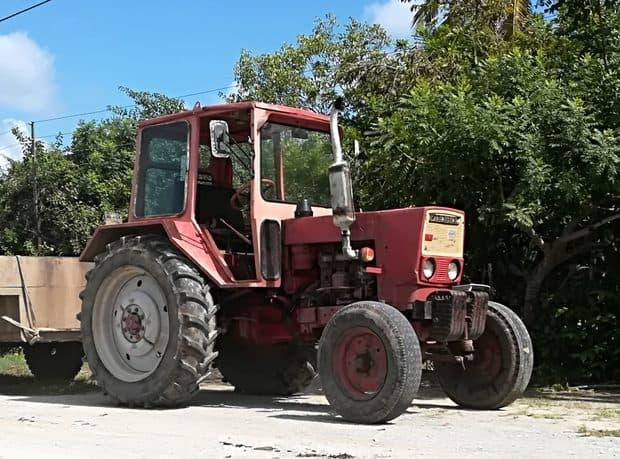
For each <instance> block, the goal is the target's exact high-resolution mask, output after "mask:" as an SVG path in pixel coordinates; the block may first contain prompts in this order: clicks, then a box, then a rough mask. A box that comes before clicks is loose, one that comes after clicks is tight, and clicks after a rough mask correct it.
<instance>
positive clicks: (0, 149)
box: [0, 132, 73, 156]
mask: <svg viewBox="0 0 620 459" xmlns="http://www.w3.org/2000/svg"><path fill="white" fill-rule="evenodd" d="M71 134H73V132H57V133H56V134H49V135H42V136H37V137H36V139H35V140H39V139H49V138H51V137H57V136H59V135H71ZM15 147H21V144H20V143H19V142H18V141H17V140H16V141H15V143H14V144H12V145H5V146H4V147H0V151H2V150H6V149H7V148H15ZM0 155H2V156H4V155H3V154H2V153H0Z"/></svg>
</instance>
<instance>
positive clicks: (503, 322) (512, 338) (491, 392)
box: [434, 302, 534, 410]
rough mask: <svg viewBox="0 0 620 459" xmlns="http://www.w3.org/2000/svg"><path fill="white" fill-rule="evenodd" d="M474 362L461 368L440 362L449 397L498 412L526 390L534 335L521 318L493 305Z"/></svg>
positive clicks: (477, 342)
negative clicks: (531, 337) (530, 333)
mask: <svg viewBox="0 0 620 459" xmlns="http://www.w3.org/2000/svg"><path fill="white" fill-rule="evenodd" d="M474 349H475V351H474V352H475V353H474V359H473V360H472V361H471V362H465V369H463V367H462V366H461V365H458V364H453V363H445V362H436V363H435V364H434V367H435V371H436V372H437V376H438V379H439V383H440V385H441V387H442V388H443V390H444V391H445V393H446V395H447V396H448V397H450V399H452V400H453V401H454V402H455V403H457V404H458V405H461V406H463V407H466V408H473V409H479V410H494V409H498V408H501V407H503V406H506V405H509V404H511V403H512V402H514V401H515V400H516V399H517V398H518V397H520V396H521V395H522V394H523V392H524V391H525V389H526V387H527V385H528V383H529V382H530V377H531V376H532V368H533V366H534V353H533V351H532V341H531V339H530V335H529V333H528V332H527V329H526V328H525V325H523V322H522V321H521V319H519V316H517V315H516V314H515V313H514V312H513V311H511V310H510V309H508V308H507V307H506V306H504V305H502V304H499V303H494V302H489V309H488V312H487V318H486V327H485V330H484V333H483V334H482V335H481V336H480V338H478V339H477V340H475V341H474Z"/></svg>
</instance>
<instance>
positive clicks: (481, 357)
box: [467, 328, 502, 383]
mask: <svg viewBox="0 0 620 459" xmlns="http://www.w3.org/2000/svg"><path fill="white" fill-rule="evenodd" d="M474 349H475V354H474V359H473V361H471V362H470V363H469V364H468V365H467V371H468V372H469V373H472V376H475V377H476V379H477V380H478V382H480V383H488V382H492V381H495V379H496V378H497V377H498V375H499V374H500V372H501V371H502V348H501V345H500V342H499V340H498V338H497V336H495V334H494V333H492V332H491V331H490V330H489V329H488V328H487V330H485V332H484V333H483V334H482V335H481V336H480V338H478V339H477V340H476V341H475V342H474Z"/></svg>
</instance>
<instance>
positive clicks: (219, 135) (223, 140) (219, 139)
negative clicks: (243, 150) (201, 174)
mask: <svg viewBox="0 0 620 459" xmlns="http://www.w3.org/2000/svg"><path fill="white" fill-rule="evenodd" d="M209 132H210V134H211V154H212V155H213V157H214V158H228V157H230V136H229V134H228V123H227V122H226V121H224V120H211V121H209Z"/></svg>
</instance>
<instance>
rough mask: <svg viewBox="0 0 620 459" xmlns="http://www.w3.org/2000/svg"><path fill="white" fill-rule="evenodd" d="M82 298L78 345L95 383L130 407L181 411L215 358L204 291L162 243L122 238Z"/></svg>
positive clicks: (99, 262)
mask: <svg viewBox="0 0 620 459" xmlns="http://www.w3.org/2000/svg"><path fill="white" fill-rule="evenodd" d="M86 278H87V282H86V288H85V290H84V291H83V292H82V295H81V296H82V314H81V321H82V342H83V345H84V352H85V353H86V358H87V360H88V363H89V366H90V369H91V371H92V372H93V375H94V376H95V379H96V380H97V382H98V384H99V385H100V386H101V388H102V389H103V390H104V391H105V392H107V393H108V394H109V395H110V396H111V397H113V398H114V399H116V400H117V401H118V402H120V403H122V404H126V405H129V406H141V407H150V406H176V405H180V404H185V403H186V402H187V401H188V400H189V399H190V398H191V397H192V396H193V395H194V394H195V393H196V392H197V391H198V385H199V384H200V382H201V381H202V380H203V379H204V378H205V377H206V376H207V375H208V373H209V370H210V368H211V363H212V362H213V360H214V359H215V357H216V356H217V353H216V352H215V351H214V343H215V339H216V337H217V331H216V326H215V312H216V307H215V305H214V304H213V300H212V297H211V294H210V293H209V289H208V286H207V285H206V284H205V282H204V280H203V279H202V277H201V276H200V274H199V273H198V271H196V269H195V268H194V267H193V266H192V265H191V264H190V262H189V261H188V260H187V259H186V258H185V257H183V256H182V255H180V254H179V253H178V252H177V251H176V250H175V249H173V248H172V247H171V246H170V244H169V243H168V241H166V240H164V239H162V238H160V237H156V236H135V237H124V238H122V239H121V240H119V241H117V242H114V243H112V244H109V245H108V247H107V251H106V252H105V253H104V254H102V255H99V256H98V257H97V258H96V260H95V267H94V268H93V270H92V271H90V272H89V273H88V274H87V276H86Z"/></svg>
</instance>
